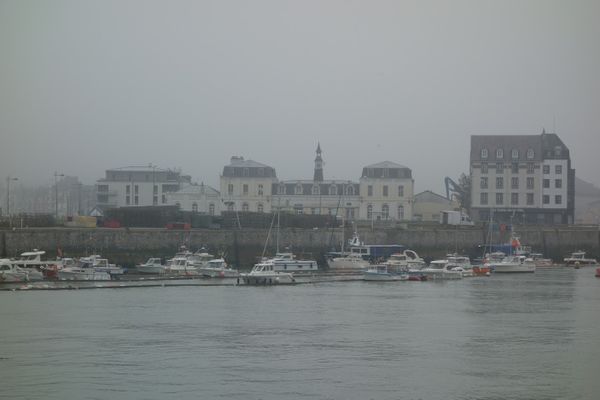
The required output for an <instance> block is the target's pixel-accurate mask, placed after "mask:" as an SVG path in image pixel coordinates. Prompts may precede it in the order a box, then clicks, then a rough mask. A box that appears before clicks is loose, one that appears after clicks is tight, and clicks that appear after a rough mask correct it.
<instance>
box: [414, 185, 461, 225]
mask: <svg viewBox="0 0 600 400" xmlns="http://www.w3.org/2000/svg"><path fill="white" fill-rule="evenodd" d="M446 210H455V211H458V210H460V204H458V202H457V201H456V200H450V199H447V198H446V197H444V196H442V195H439V194H437V193H434V192H432V191H431V190H426V191H424V192H421V193H417V194H415V201H414V204H413V219H414V220H415V221H424V222H439V221H440V212H442V211H446Z"/></svg>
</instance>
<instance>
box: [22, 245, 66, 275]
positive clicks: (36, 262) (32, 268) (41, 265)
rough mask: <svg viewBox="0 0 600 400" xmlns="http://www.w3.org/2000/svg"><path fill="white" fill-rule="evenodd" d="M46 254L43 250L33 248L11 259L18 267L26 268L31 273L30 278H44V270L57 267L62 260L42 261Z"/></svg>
mask: <svg viewBox="0 0 600 400" xmlns="http://www.w3.org/2000/svg"><path fill="white" fill-rule="evenodd" d="M44 254H46V252H45V251H43V250H38V249H33V251H26V252H24V253H21V255H20V256H19V257H18V258H17V259H15V260H11V262H12V263H13V264H15V265H16V266H17V267H19V268H22V269H24V270H26V271H27V272H28V273H29V280H30V281H33V280H42V279H44V272H46V271H51V270H54V269H56V268H57V264H60V261H42V256H43V255H44Z"/></svg>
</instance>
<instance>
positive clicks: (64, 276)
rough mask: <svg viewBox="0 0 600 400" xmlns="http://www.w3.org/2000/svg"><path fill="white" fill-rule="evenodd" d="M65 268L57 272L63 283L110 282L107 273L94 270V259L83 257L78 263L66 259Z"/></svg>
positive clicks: (109, 276)
mask: <svg viewBox="0 0 600 400" xmlns="http://www.w3.org/2000/svg"><path fill="white" fill-rule="evenodd" d="M64 261H65V263H64V264H63V267H62V268H61V269H59V270H57V278H58V279H59V280H61V281H110V280H111V275H110V273H108V272H107V271H101V270H98V271H97V270H96V269H95V268H94V266H93V265H94V258H93V257H82V258H80V259H79V261H78V262H77V263H75V262H74V260H73V259H71V258H68V259H64Z"/></svg>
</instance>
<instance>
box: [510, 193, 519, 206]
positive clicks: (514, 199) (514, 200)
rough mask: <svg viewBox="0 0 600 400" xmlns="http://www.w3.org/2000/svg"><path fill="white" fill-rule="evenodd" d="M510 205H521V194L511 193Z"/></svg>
mask: <svg viewBox="0 0 600 400" xmlns="http://www.w3.org/2000/svg"><path fill="white" fill-rule="evenodd" d="M510 204H512V205H517V204H519V193H511V194H510Z"/></svg>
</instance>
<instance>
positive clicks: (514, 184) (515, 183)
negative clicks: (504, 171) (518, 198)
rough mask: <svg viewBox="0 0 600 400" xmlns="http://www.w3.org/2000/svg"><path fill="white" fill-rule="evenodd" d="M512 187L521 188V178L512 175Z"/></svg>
mask: <svg viewBox="0 0 600 400" xmlns="http://www.w3.org/2000/svg"><path fill="white" fill-rule="evenodd" d="M510 187H511V188H512V189H518V188H519V178H517V177H512V178H511V179H510Z"/></svg>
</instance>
